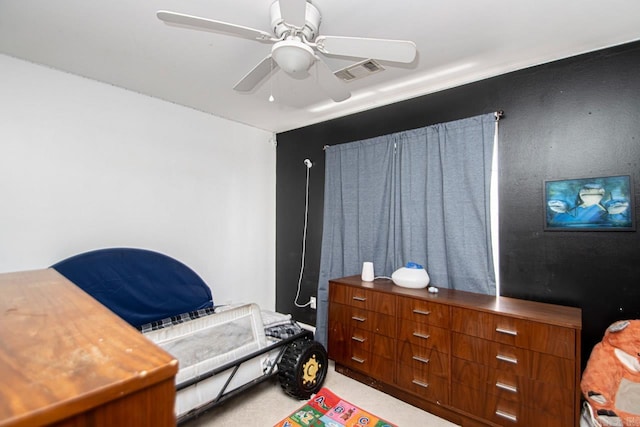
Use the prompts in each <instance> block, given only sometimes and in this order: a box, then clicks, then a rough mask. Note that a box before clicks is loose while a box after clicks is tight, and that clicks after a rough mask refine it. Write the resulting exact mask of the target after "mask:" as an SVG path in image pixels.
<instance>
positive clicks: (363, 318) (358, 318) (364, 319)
mask: <svg viewBox="0 0 640 427" xmlns="http://www.w3.org/2000/svg"><path fill="white" fill-rule="evenodd" d="M351 319H353V320H356V321H358V322H364V321H366V320H367V318H366V317H358V316H352V317H351Z"/></svg>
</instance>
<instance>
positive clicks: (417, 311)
mask: <svg viewBox="0 0 640 427" xmlns="http://www.w3.org/2000/svg"><path fill="white" fill-rule="evenodd" d="M413 312H414V313H415V314H424V315H425V316H428V315H430V314H431V312H430V311H427V310H418V309H417V308H415V309H413Z"/></svg>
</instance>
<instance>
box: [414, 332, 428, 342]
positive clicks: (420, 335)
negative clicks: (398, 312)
mask: <svg viewBox="0 0 640 427" xmlns="http://www.w3.org/2000/svg"><path fill="white" fill-rule="evenodd" d="M413 336H414V337H418V338H422V339H425V340H428V339H429V338H430V337H431V335H426V334H421V333H420V332H414V333H413Z"/></svg>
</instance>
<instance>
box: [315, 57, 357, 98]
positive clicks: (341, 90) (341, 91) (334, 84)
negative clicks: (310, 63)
mask: <svg viewBox="0 0 640 427" xmlns="http://www.w3.org/2000/svg"><path fill="white" fill-rule="evenodd" d="M316 77H317V79H318V85H320V88H321V89H322V90H323V91H324V92H325V93H326V94H327V95H329V97H330V98H331V99H333V100H334V101H335V102H341V101H344V100H345V99H348V98H349V97H350V96H351V92H349V90H348V89H347V87H346V85H345V84H344V82H343V81H342V80H340V79H339V78H338V77H336V76H335V75H334V74H333V71H331V69H330V68H329V67H328V66H327V64H325V63H324V61H322V60H321V59H320V58H319V57H318V56H316Z"/></svg>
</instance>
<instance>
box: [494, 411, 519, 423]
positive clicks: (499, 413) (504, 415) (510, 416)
mask: <svg viewBox="0 0 640 427" xmlns="http://www.w3.org/2000/svg"><path fill="white" fill-rule="evenodd" d="M496 415H497V416H499V417H502V418H506V419H508V420H509V421H513V422H514V423H517V422H518V417H516V416H515V415H513V414H510V413H508V412H504V411H501V410H500V409H498V410H497V411H496Z"/></svg>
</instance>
